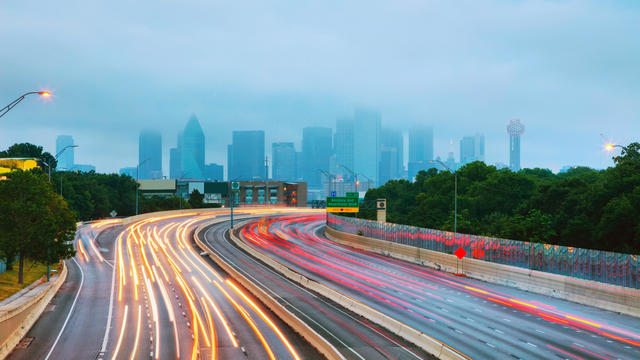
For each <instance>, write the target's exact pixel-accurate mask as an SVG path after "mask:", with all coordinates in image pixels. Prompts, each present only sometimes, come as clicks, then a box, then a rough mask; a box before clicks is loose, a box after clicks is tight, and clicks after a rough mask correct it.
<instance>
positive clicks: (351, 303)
mask: <svg viewBox="0 0 640 360" xmlns="http://www.w3.org/2000/svg"><path fill="white" fill-rule="evenodd" d="M230 234H231V239H232V241H233V242H234V243H235V244H236V245H237V246H238V247H240V248H241V249H242V250H244V251H246V252H247V253H249V254H250V255H251V256H253V257H255V258H257V259H258V260H260V261H262V262H263V263H265V264H267V265H268V266H269V267H271V268H272V269H274V270H276V271H277V272H279V273H280V274H282V275H284V276H285V277H287V278H288V279H290V280H293V281H295V282H296V283H298V284H300V285H302V286H304V287H305V288H307V289H309V290H312V291H314V292H316V293H318V294H320V295H322V296H324V297H326V298H328V299H330V300H332V301H334V302H335V303H337V304H339V305H341V306H343V307H344V308H346V309H348V310H350V311H352V312H354V313H356V314H358V315H360V316H362V317H365V318H367V319H369V320H370V321H372V322H374V323H376V324H378V325H380V326H383V327H385V328H386V329H388V330H389V331H391V332H393V333H394V334H396V335H397V336H399V337H401V338H403V339H405V340H407V341H409V342H411V343H413V344H415V345H417V346H418V347H420V348H421V349H423V350H424V351H426V352H428V353H430V354H432V355H434V356H436V357H438V358H439V359H457V360H460V359H469V358H468V357H467V356H466V355H464V354H462V353H460V352H458V351H457V350H455V349H453V348H451V347H450V346H448V345H446V344H444V343H442V342H440V341H438V340H436V339H434V338H432V337H430V336H428V335H427V334H425V333H423V332H421V331H419V330H416V329H414V328H412V327H410V326H409V325H407V324H404V323H402V322H400V321H398V320H396V319H394V318H392V317H390V316H388V315H385V314H384V313H382V312H380V311H378V310H376V309H374V308H372V307H370V306H368V305H366V304H364V303H361V302H359V301H358V300H356V299H353V298H351V297H350V296H348V295H346V294H343V293H341V292H340V291H338V290H336V289H333V288H331V287H329V286H327V285H324V284H322V283H321V282H319V281H317V280H315V279H313V278H311V277H308V276H305V275H303V274H300V273H299V272H297V271H295V270H293V269H291V268H289V267H288V266H286V265H284V264H282V263H280V262H279V261H277V260H275V259H273V258H272V257H270V256H268V255H266V254H264V253H262V252H261V251H259V250H257V249H256V248H254V247H253V246H250V245H249V244H247V243H245V242H244V241H242V240H241V239H239V238H238V237H237V236H235V234H233V232H231V233H230Z"/></svg>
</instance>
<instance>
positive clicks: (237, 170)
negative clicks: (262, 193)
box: [227, 130, 265, 180]
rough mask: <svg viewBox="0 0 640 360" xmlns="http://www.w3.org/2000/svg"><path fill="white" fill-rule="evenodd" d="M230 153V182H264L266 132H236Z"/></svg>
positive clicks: (229, 148)
mask: <svg viewBox="0 0 640 360" xmlns="http://www.w3.org/2000/svg"><path fill="white" fill-rule="evenodd" d="M227 151H229V154H228V159H229V161H230V162H231V164H229V180H234V179H235V180H262V179H264V177H265V157H264V131H262V130H249V131H234V132H233V133H232V144H231V145H230V146H229V147H228V148H227Z"/></svg>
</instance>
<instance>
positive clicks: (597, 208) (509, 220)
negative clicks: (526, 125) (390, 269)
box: [360, 142, 640, 254]
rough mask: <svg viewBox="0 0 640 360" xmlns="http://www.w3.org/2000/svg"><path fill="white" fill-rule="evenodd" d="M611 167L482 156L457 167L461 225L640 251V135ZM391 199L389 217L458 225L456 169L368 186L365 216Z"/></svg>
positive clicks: (544, 239)
mask: <svg viewBox="0 0 640 360" xmlns="http://www.w3.org/2000/svg"><path fill="white" fill-rule="evenodd" d="M627 149H628V152H631V153H628V152H627V151H623V152H622V154H621V155H620V156H617V157H615V158H614V166H612V167H609V168H607V169H605V170H595V169H591V168H587V167H577V168H572V169H570V170H568V171H567V172H564V173H559V174H554V173H553V172H551V171H550V170H548V169H540V168H535V169H522V170H520V171H518V172H513V171H511V170H509V169H497V168H496V167H495V166H490V165H486V164H484V163H483V162H480V161H476V162H472V163H469V164H466V165H464V166H463V167H461V168H460V169H458V170H457V171H456V174H457V176H458V215H457V220H458V221H457V229H458V232H461V233H468V234H476V235H485V236H493V237H500V238H507V239H513V240H523V241H532V242H543V243H549V244H558V245H564V246H573V247H581V248H589V249H599V250H607V251H615V252H622V253H632V254H639V253H640V160H638V156H637V154H638V153H639V151H640V143H637V142H634V143H632V144H630V145H629V146H627ZM378 198H386V199H387V221H389V222H393V223H399V224H406V225H413V226H419V227H426V228H434V229H441V230H447V231H453V227H454V215H453V214H454V203H453V199H454V175H453V174H452V173H450V172H448V171H440V172H438V171H437V170H436V169H429V170H428V171H421V172H420V173H419V174H418V175H417V176H416V178H415V181H413V182H410V181H407V180H391V181H389V182H387V183H386V184H385V185H383V186H381V187H378V188H376V189H370V190H369V191H367V193H366V196H365V201H364V203H363V205H362V207H361V212H360V214H361V215H360V216H361V217H364V218H368V219H375V217H376V210H375V199H378Z"/></svg>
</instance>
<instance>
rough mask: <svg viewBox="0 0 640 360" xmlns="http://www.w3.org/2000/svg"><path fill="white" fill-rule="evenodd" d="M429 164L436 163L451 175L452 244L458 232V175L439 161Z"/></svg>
mask: <svg viewBox="0 0 640 360" xmlns="http://www.w3.org/2000/svg"><path fill="white" fill-rule="evenodd" d="M429 162H437V163H438V164H440V165H442V166H443V167H444V168H445V169H447V170H448V171H449V172H450V173H452V174H453V184H454V185H453V242H454V243H455V242H456V233H457V231H458V173H457V172H456V171H453V170H451V169H450V168H449V167H448V166H447V164H445V163H443V162H442V161H440V160H429Z"/></svg>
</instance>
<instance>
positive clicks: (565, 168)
mask: <svg viewBox="0 0 640 360" xmlns="http://www.w3.org/2000/svg"><path fill="white" fill-rule="evenodd" d="M578 167H580V166H579V165H565V166H563V167H562V168H561V169H560V171H558V174H562V173H566V172H567V171H569V170H572V169H575V168H578Z"/></svg>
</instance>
